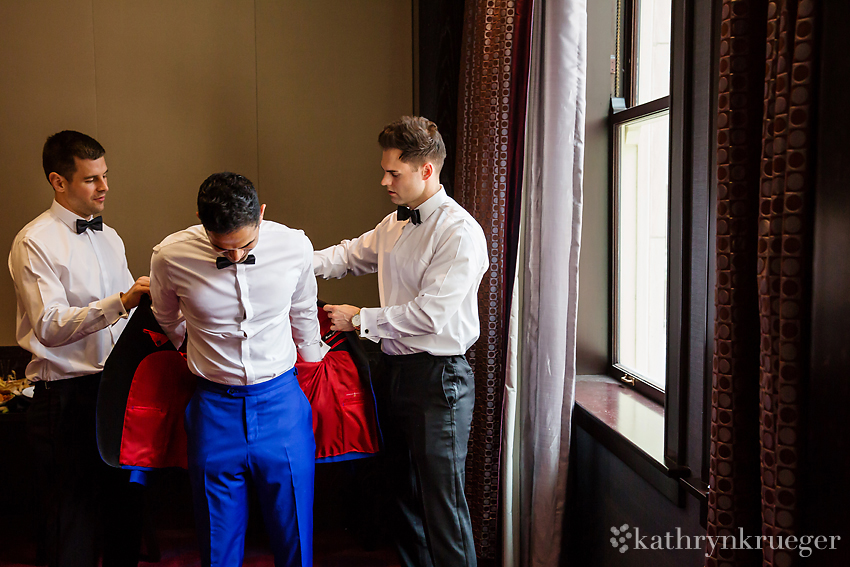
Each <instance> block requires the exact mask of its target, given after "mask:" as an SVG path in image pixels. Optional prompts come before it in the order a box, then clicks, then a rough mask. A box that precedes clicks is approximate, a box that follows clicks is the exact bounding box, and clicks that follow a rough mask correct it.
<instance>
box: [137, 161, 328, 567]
mask: <svg viewBox="0 0 850 567" xmlns="http://www.w3.org/2000/svg"><path fill="white" fill-rule="evenodd" d="M264 211H265V205H262V206H260V203H259V200H258V198H257V192H256V190H255V189H254V187H253V185H252V184H251V182H250V181H249V180H248V179H246V178H245V177H242V176H241V175H236V174H233V173H217V174H214V175H211V176H210V177H208V178H207V179H206V181H204V183H203V184H202V185H201V188H200V191H199V192H198V217H199V218H200V219H201V225H196V226H192V227H190V228H188V229H186V230H182V231H180V232H176V233H174V234H172V235H171V236H169V237H167V238H166V239H165V240H163V241H162V243H160V244H159V245H158V246H156V247H155V248H154V252H153V256H152V258H151V298H152V300H153V312H154V315H155V316H156V318H157V321H158V322H159V324H160V325H161V326H162V328H163V330H164V331H165V332H166V333H167V334H168V336H169V337H170V338H171V340H172V342H173V343H174V344H175V345H178V346H179V345H181V343H183V341H184V335H185V337H186V341H187V342H186V344H187V349H186V352H187V358H188V362H189V368H190V370H191V371H192V372H193V373H194V374H196V375H197V376H198V377H199V378H198V388H197V390H196V391H195V395H194V396H193V398H192V400H191V401H190V402H189V406H188V408H187V409H186V432H187V434H188V441H189V475H190V480H191V483H192V493H193V500H194V507H195V527H196V530H197V532H198V538H199V545H200V548H201V558H202V562H203V564H204V565H241V563H242V555H243V552H244V546H245V528H246V525H247V521H248V498H247V497H248V485H249V483H252V484H253V485H254V486H255V488H256V490H257V494H258V496H259V501H260V507H261V508H262V513H263V518H264V520H265V525H266V530H267V531H268V533H269V540H270V543H271V547H272V551H273V552H274V556H275V565H276V566H277V567H283V566H290V565H299V566H303V567H308V566H310V565H312V536H313V525H312V511H313V474H314V462H315V453H316V447H315V442H314V439H313V428H312V413H311V409H310V404H309V402H308V401H307V398H306V397H305V396H304V393H303V392H302V391H301V388H300V387H299V385H298V381H297V379H296V377H295V369H294V366H295V361H296V356H297V354H300V355H301V357H302V358H303V359H304V360H306V361H310V362H316V361H319V360H321V359H322V350H321V341H320V335H319V322H318V318H317V311H316V292H317V286H316V278H315V276H314V275H313V269H312V258H313V246H312V244H311V243H310V241H309V239H308V238H307V237H306V236H305V235H304V233H303V232H302V231H300V230H294V229H291V228H288V227H286V226H284V225H282V224H278V223H274V222H270V221H264V220H263V213H264Z"/></svg>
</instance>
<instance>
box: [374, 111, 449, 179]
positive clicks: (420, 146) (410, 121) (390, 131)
mask: <svg viewBox="0 0 850 567" xmlns="http://www.w3.org/2000/svg"><path fill="white" fill-rule="evenodd" d="M378 143H379V144H380V145H381V148H382V149H384V150H391V149H395V150H401V155H400V156H399V159H400V160H401V161H403V162H404V163H409V164H411V165H414V166H415V167H417V168H418V167H421V166H422V165H423V164H424V163H425V162H428V161H430V162H431V163H433V164H434V166H435V167H436V168H437V170H438V171H439V169H440V168H441V167H443V161H444V160H445V159H446V145H445V144H444V143H443V137H442V136H440V132H439V131H437V125H436V124H434V123H433V122H431V121H430V120H428V119H427V118H424V117H422V116H402V117H401V118H399V119H398V120H396V121H395V122H393V123H392V124H389V125H388V126H386V127H385V128H384V129H383V130H382V131H381V133H380V134H379V135H378Z"/></svg>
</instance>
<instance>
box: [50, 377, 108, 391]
mask: <svg viewBox="0 0 850 567" xmlns="http://www.w3.org/2000/svg"><path fill="white" fill-rule="evenodd" d="M102 375H103V372H97V373H95V374H86V375H84V376H75V377H74V378H63V379H62V380H39V381H38V382H36V383H35V391H36V392H39V391H42V390H52V391H54V392H70V391H72V390H79V389H81V388H86V387H92V385H93V384H99V383H100V377H101V376H102Z"/></svg>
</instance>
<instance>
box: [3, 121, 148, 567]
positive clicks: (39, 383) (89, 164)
mask: <svg viewBox="0 0 850 567" xmlns="http://www.w3.org/2000/svg"><path fill="white" fill-rule="evenodd" d="M104 154H105V152H104V149H103V147H102V146H101V145H100V144H99V143H98V142H97V141H96V140H94V139H93V138H91V137H89V136H86V135H85V134H81V133H79V132H74V131H70V130H66V131H63V132H59V133H57V134H54V135H53V136H50V137H49V138H48V139H47V141H46V142H45V144H44V150H43V153H42V162H43V166H44V173H45V175H46V176H47V180H48V181H49V182H50V185H51V186H52V188H53V191H54V194H53V195H54V201H53V204H52V206H51V207H50V209H48V210H47V211H45V212H44V213H42V214H41V215H39V216H38V217H36V218H35V220H33V221H32V222H30V223H29V224H27V225H26V226H25V227H24V228H23V229H22V230H21V231H20V232H19V233H18V235H17V236H16V237H15V240H14V243H13V244H12V251H11V253H10V254H9V271H10V272H11V274H12V280H13V281H14V284H15V295H16V298H17V332H16V335H17V341H18V344H20V345H21V346H22V347H23V348H25V349H26V350H28V351H29V352H31V353H32V361H31V362H30V363H29V365H28V366H27V370H26V374H27V378H29V379H30V380H31V381H34V382H35V394H34V396H33V402H32V405H31V406H30V409H29V411H28V414H27V432H28V437H29V440H30V444H31V447H32V451H33V455H34V457H35V460H36V471H37V473H36V474H37V476H36V480H37V482H38V485H39V486H38V490H37V492H39V493H40V494H41V496H42V499H43V501H44V502H43V505H44V508H45V509H44V512H45V524H46V525H45V528H46V533H45V534H44V539H45V550H44V551H45V552H46V555H47V560H48V564H49V565H51V566H54V565H59V566H71V565H74V566H76V565H80V566H87V567H88V566H96V565H98V558H99V556H100V546H99V542H101V541H102V542H103V565H104V567H112V566H115V565H136V564H137V563H138V554H139V543H140V535H139V534H140V524H139V510H138V505H139V500H138V494H137V493H136V492H135V491H134V490H133V489H131V487H130V485H129V473H128V472H127V471H122V470H118V469H112V468H110V467H108V466H107V465H106V464H104V463H103V461H102V460H101V459H100V455H99V454H98V449H97V441H96V437H95V407H96V402H97V391H98V385H99V383H100V376H101V371H102V370H103V363H104V362H105V360H106V357H107V356H108V355H109V353H110V351H111V350H112V347H113V346H114V345H115V342H116V341H117V340H118V337H119V336H120V334H121V331H122V330H123V329H124V326H125V325H126V323H127V316H128V313H129V311H130V310H131V309H132V308H134V307H135V306H136V305H138V304H139V300H140V298H141V296H142V295H143V294H145V293H148V287H149V279H148V277H147V276H143V277H141V278H139V279H138V280H136V281H134V280H133V277H132V276H131V275H130V271H129V270H128V269H127V259H126V257H125V255H124V243H123V242H122V241H121V238H120V237H119V236H118V234H117V233H116V232H115V230H113V229H112V228H111V227H109V226H107V225H105V224H103V219H102V218H101V217H100V216H99V215H100V213H101V212H102V211H103V208H104V202H105V200H106V195H107V192H108V191H109V187H108V185H107V182H106V171H107V168H106V158H105V157H104ZM95 215H98V216H95Z"/></svg>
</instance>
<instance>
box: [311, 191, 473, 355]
mask: <svg viewBox="0 0 850 567" xmlns="http://www.w3.org/2000/svg"><path fill="white" fill-rule="evenodd" d="M417 210H418V211H419V214H420V218H421V219H422V222H421V224H418V225H414V224H413V223H411V222H410V221H409V220H405V221H399V220H398V218H397V216H398V213H397V212H393V213H391V214H389V215H387V216H386V217H385V218H384V220H382V221H381V222H380V223H379V224H378V226H376V227H375V228H374V230H371V231H369V232H367V233H366V234H364V235H362V236H360V237H359V238H355V239H354V240H344V241H342V242H341V243H340V244H337V245H336V246H331V247H329V248H325V249H324V250H320V251H318V252H316V253H315V254H314V255H313V270H314V271H315V273H316V275H320V276H322V277H324V278H325V279H329V278H341V277H343V276H345V275H346V274H349V273H350V274H354V275H358V276H359V275H362V274H370V273H374V272H376V271H377V272H378V291H379V294H380V299H381V307H380V308H377V307H376V308H363V309H361V310H360V336H361V337H365V338H368V339H371V340H373V341H375V342H377V341H379V340H380V341H381V349H382V350H383V351H384V352H385V353H387V354H392V355H397V354H414V353H417V352H428V353H430V354H433V355H437V356H452V355H459V354H465V353H466V351H467V350H468V349H469V347H471V346H472V345H473V344H474V343H475V341H476V340H478V335H479V334H480V326H479V322H478V301H477V299H478V285H479V284H480V283H481V278H482V277H483V275H484V272H485V271H486V270H487V266H488V265H489V262H488V258H487V243H486V240H485V239H484V231H483V230H481V226H480V225H479V224H478V222H476V220H475V219H474V218H472V215H470V214H469V213H468V212H466V210H464V209H463V207H461V206H460V205H458V204H457V203H456V202H455V201H454V200H453V199H452V198H450V197H449V196H448V195H446V192H445V190H444V189H443V188H442V187H441V188H440V190H439V191H438V192H437V193H436V194H435V195H433V196H432V197H431V198H430V199H428V200H427V201H425V202H424V203H422V204H421V205H420V206H419V207H417Z"/></svg>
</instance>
